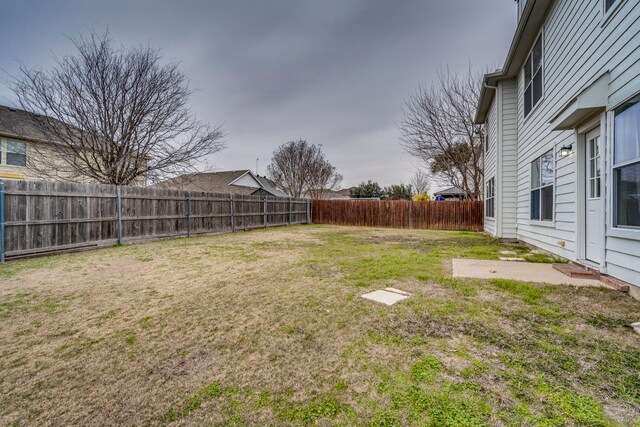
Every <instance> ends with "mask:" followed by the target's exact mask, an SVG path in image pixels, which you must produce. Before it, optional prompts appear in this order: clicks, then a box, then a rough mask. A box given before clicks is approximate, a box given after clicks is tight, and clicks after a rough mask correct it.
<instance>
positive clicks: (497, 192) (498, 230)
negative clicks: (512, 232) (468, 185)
mask: <svg viewBox="0 0 640 427" xmlns="http://www.w3.org/2000/svg"><path fill="white" fill-rule="evenodd" d="M482 84H483V85H484V87H485V88H487V89H493V90H495V91H496V94H495V98H496V177H497V178H498V182H497V183H496V186H495V188H494V190H493V191H494V192H495V194H494V200H496V201H497V203H495V206H494V212H493V217H494V218H495V222H496V236H495V237H498V238H500V237H502V213H501V209H500V207H501V206H502V194H501V193H502V191H501V189H502V179H501V178H500V171H501V169H502V168H501V167H500V159H499V157H498V156H499V154H500V151H501V150H500V149H499V148H501V144H500V142H501V139H502V138H501V136H500V134H501V133H502V132H501V126H500V125H501V121H502V114H500V107H501V106H502V103H501V102H500V96H499V90H498V86H491V85H489V84H487V82H486V80H485V81H483V82H482ZM485 133H486V131H485ZM485 147H486V144H485ZM487 155H488V153H487V152H486V151H485V159H484V166H483V167H484V168H485V172H486V167H487V159H486V157H487ZM500 157H501V156H500ZM483 176H484V181H485V182H484V185H483V189H482V192H483V194H484V192H485V191H486V189H487V183H486V181H487V174H486V173H483Z"/></svg>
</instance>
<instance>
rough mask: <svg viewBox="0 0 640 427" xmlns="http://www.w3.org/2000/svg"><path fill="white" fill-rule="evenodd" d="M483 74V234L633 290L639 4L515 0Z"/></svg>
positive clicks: (638, 245)
mask: <svg viewBox="0 0 640 427" xmlns="http://www.w3.org/2000/svg"><path fill="white" fill-rule="evenodd" d="M517 10H518V13H517V15H518V17H517V19H518V25H517V28H516V32H515V35H514V37H513V40H512V42H511V47H510V49H509V51H508V53H507V56H506V60H505V62H504V65H503V66H502V68H501V69H499V70H498V71H496V72H493V73H490V74H487V75H485V76H484V79H483V85H482V90H481V96H480V100H479V104H478V109H477V113H476V118H475V120H476V123H482V124H485V129H486V141H485V194H484V197H485V230H486V231H487V232H489V233H491V234H492V235H494V236H496V237H498V238H502V239H517V240H520V241H523V242H526V243H528V244H531V245H534V246H537V247H540V248H542V249H544V250H546V251H549V252H552V253H555V254H557V255H560V256H562V257H565V258H567V259H569V260H571V261H573V262H576V263H579V264H582V265H584V266H586V267H589V268H591V269H593V270H596V271H598V272H599V273H601V274H602V275H603V277H611V278H615V279H617V281H618V282H626V284H628V285H629V286H630V292H631V293H632V294H634V295H635V296H640V2H639V1H637V0H588V1H587V0H519V1H518V6H517Z"/></svg>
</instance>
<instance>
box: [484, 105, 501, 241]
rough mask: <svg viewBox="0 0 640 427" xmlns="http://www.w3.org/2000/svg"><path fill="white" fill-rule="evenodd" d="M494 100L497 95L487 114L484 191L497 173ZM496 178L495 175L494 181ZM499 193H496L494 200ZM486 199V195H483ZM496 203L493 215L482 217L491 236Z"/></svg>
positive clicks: (494, 226) (493, 234)
mask: <svg viewBox="0 0 640 427" xmlns="http://www.w3.org/2000/svg"><path fill="white" fill-rule="evenodd" d="M496 100H497V97H496V96H494V97H493V101H492V104H491V108H490V109H489V115H488V116H487V129H486V132H487V135H488V137H489V149H488V150H487V151H486V153H485V159H484V162H485V163H484V180H485V185H484V190H483V191H484V192H486V191H487V182H488V181H489V180H490V179H491V178H493V177H496V173H497V147H498V115H497V111H496ZM497 180H498V178H497V177H496V181H497ZM498 196H499V195H498V194H496V200H497V197H498ZM485 199H486V197H485ZM498 214H499V213H498V210H497V205H496V203H495V202H494V217H493V218H487V216H486V215H485V217H484V230H485V231H486V232H487V233H489V234H491V235H492V236H495V235H496V217H497V215H498Z"/></svg>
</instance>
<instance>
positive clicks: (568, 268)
mask: <svg viewBox="0 0 640 427" xmlns="http://www.w3.org/2000/svg"><path fill="white" fill-rule="evenodd" d="M553 268H555V269H556V270H558V271H559V272H560V273H562V274H564V275H566V276H569V277H574V278H576V279H594V280H597V279H598V275H597V274H596V273H594V272H592V271H589V270H586V269H584V268H582V267H578V266H577V265H574V264H553Z"/></svg>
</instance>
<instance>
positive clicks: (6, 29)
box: [0, 0, 516, 186]
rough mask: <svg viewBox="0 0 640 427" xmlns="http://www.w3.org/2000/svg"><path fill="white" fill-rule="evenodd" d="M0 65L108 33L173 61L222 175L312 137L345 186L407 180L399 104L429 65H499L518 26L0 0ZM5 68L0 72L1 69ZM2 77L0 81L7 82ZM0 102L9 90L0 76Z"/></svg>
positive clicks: (418, 11)
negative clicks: (210, 128)
mask: <svg viewBox="0 0 640 427" xmlns="http://www.w3.org/2000/svg"><path fill="white" fill-rule="evenodd" d="M0 8H1V9H0V10H2V16H3V18H4V19H3V23H2V25H0V40H2V45H1V46H2V48H1V49H0V68H2V70H3V72H4V73H8V74H14V73H15V72H16V68H17V63H18V61H23V62H24V63H26V64H27V65H29V66H45V67H46V66H47V65H49V64H51V62H52V56H53V55H54V54H55V55H64V54H68V53H71V52H72V49H73V46H72V44H71V42H70V41H69V37H72V38H74V37H77V36H78V35H79V34H83V33H87V32H88V31H91V30H92V29H95V30H97V31H100V32H101V31H104V30H105V29H107V28H108V29H109V31H110V33H111V36H112V37H113V38H114V39H115V40H116V41H117V42H118V43H121V44H124V45H125V46H128V45H131V46H134V45H139V44H145V45H146V44H149V45H151V46H152V47H155V48H159V49H160V50H161V52H162V55H163V60H164V61H166V62H179V63H180V64H181V69H182V70H183V71H184V72H185V73H186V74H187V75H188V77H189V78H190V81H191V88H192V89H193V91H194V93H193V95H192V99H191V101H192V107H193V110H194V112H195V113H196V114H197V116H198V118H199V119H201V120H203V121H207V122H210V123H222V124H223V125H224V129H225V132H226V133H227V140H228V148H227V149H226V150H225V151H224V152H222V153H220V154H218V155H217V156H215V158H213V159H212V160H211V161H212V164H213V166H214V167H215V168H216V169H218V170H228V169H255V166H256V158H259V159H260V161H259V172H260V173H264V170H265V167H266V165H267V163H268V162H269V160H270V158H271V153H272V152H273V150H274V148H276V147H277V146H278V145H280V144H282V143H283V142H286V141H288V140H291V139H299V138H303V139H306V140H308V141H309V142H312V143H315V144H322V147H323V149H324V151H325V152H326V154H327V157H328V158H329V160H330V161H331V162H332V163H333V164H334V165H335V166H337V167H338V169H339V171H340V172H341V173H342V174H343V175H344V177H345V179H344V182H343V186H351V185H354V184H357V183H358V182H360V181H362V180H367V179H373V180H376V181H378V182H380V183H381V184H383V185H388V184H392V183H398V182H401V181H402V182H407V181H408V180H409V178H410V177H411V175H412V174H413V172H414V171H415V167H416V163H415V161H414V160H413V159H412V158H410V157H409V156H408V155H406V154H405V153H404V152H403V150H402V148H401V147H400V145H399V131H398V123H399V122H400V120H401V118H402V104H403V99H405V98H406V97H407V95H408V94H409V93H410V92H411V91H412V90H414V89H415V88H416V87H417V86H418V85H420V84H423V85H429V84H430V83H431V81H432V80H433V79H434V77H435V76H436V73H437V72H438V69H439V68H442V67H445V66H449V67H450V68H452V69H454V70H461V71H464V70H465V69H466V67H467V65H468V64H469V63H471V64H473V66H474V67H476V68H478V69H486V68H495V67H496V66H499V65H500V64H501V63H502V61H503V59H504V56H505V55H506V52H507V49H508V47H509V43H510V41H511V37H512V35H513V31H514V29H515V23H516V9H515V2H514V1H513V0H482V1H478V0H446V1H442V0H384V1H383V0H314V1H311V0H253V1H248V0H228V1H212V0H206V1H205V0H202V1H195V0H193V1H187V0H182V1H168V0H163V1H158V0H127V1H117V0H116V1H114V0H109V1H107V0H103V1H100V2H98V1H89V0H66V1H61V0H48V1H30V0H21V1H14V0H0ZM5 76H6V74H5ZM3 80H4V79H3ZM0 104H8V105H11V104H13V97H12V95H11V93H10V92H9V91H8V90H7V88H6V86H5V84H4V83H0Z"/></svg>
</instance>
